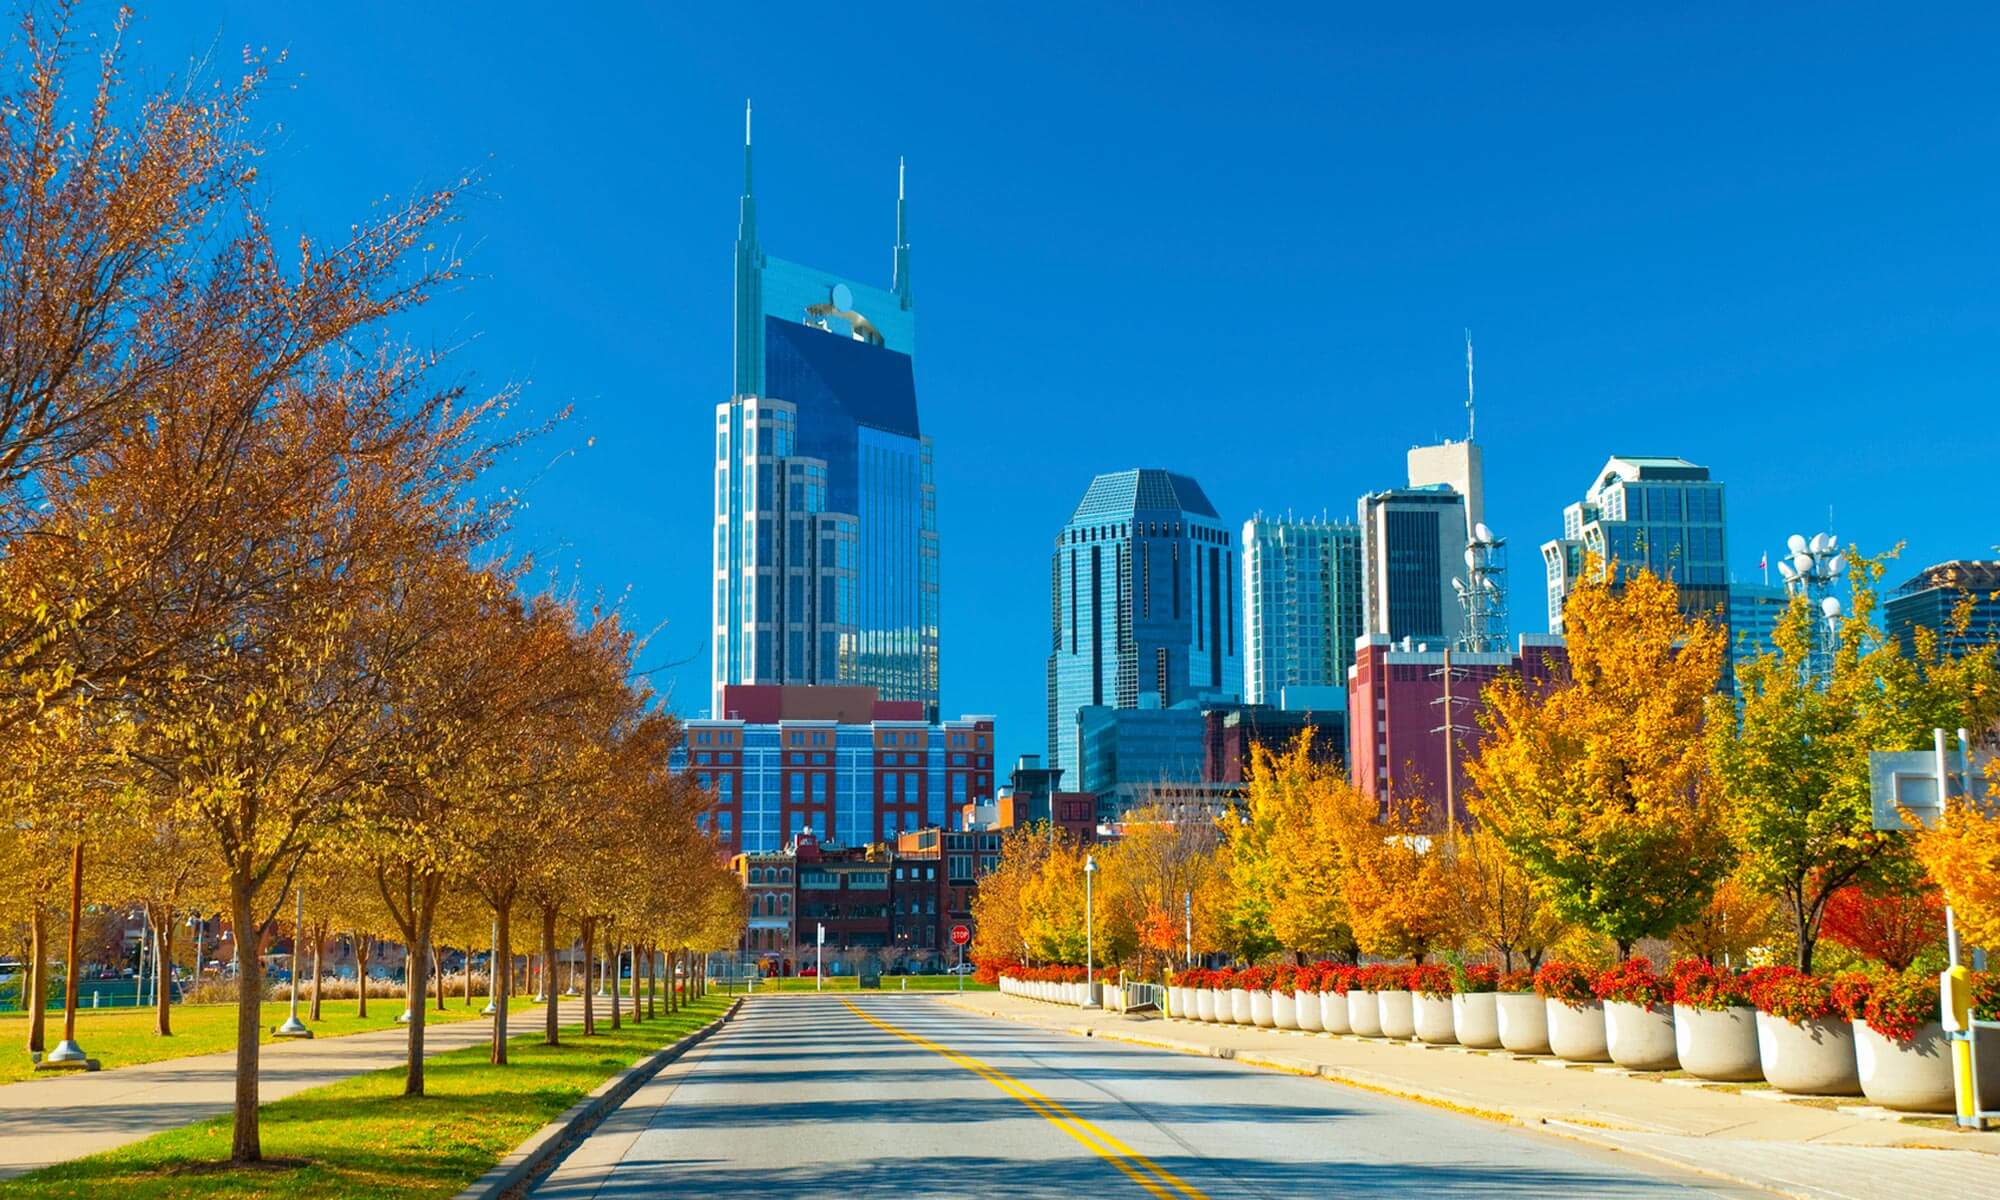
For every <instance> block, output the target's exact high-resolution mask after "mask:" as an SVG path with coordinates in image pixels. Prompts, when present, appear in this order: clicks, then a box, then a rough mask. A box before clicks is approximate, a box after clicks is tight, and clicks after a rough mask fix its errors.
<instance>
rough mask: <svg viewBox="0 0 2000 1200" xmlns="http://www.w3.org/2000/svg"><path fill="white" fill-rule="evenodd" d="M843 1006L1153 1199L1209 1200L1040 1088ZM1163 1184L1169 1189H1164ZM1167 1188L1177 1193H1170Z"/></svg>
mask: <svg viewBox="0 0 2000 1200" xmlns="http://www.w3.org/2000/svg"><path fill="white" fill-rule="evenodd" d="M841 1003H842V1004H845V1005H846V1006H847V1008H848V1010H849V1011H850V1012H852V1013H853V1014H854V1015H855V1016H857V1017H860V1018H861V1019H862V1020H864V1021H866V1022H868V1023H869V1024H870V1025H873V1026H874V1027H875V1028H877V1029H880V1030H882V1031H883V1032H884V1033H889V1034H893V1035H895V1036H896V1037H899V1038H902V1039H903V1040H904V1041H906V1042H909V1043H911V1044H913V1045H917V1046H922V1047H923V1048H924V1049H926V1050H928V1051H930V1052H931V1053H932V1054H935V1055H938V1056H939V1057H941V1058H944V1059H948V1060H949V1061H951V1062H954V1063H956V1064H958V1065H959V1066H961V1067H964V1068H965V1069H966V1070H968V1071H970V1072H972V1073H973V1074H975V1075H977V1076H979V1077H980V1078H981V1079H984V1080H985V1081H986V1082H988V1083H990V1084H992V1085H993V1086H994V1087H996V1088H999V1089H1000V1090H1001V1091H1002V1092H1005V1093H1006V1094H1007V1095H1009V1096H1012V1097H1013V1098H1014V1099H1016V1100H1018V1101H1020V1102H1021V1103H1022V1104H1023V1105H1025V1106H1027V1108H1028V1109H1029V1110H1030V1111H1032V1112H1034V1113H1036V1114H1037V1115H1038V1116H1040V1117H1042V1118H1043V1119H1044V1120H1046V1121H1048V1122H1049V1124H1051V1125H1054V1126H1055V1127H1056V1128H1058V1129H1060V1130H1062V1131H1063V1132H1064V1133H1067V1134H1069V1135H1070V1136H1071V1137H1073V1138H1075V1139H1076V1140H1077V1141H1079V1142H1081V1143H1083V1144H1084V1145H1085V1146H1088V1147H1089V1148H1090V1149H1091V1150H1092V1151H1093V1152H1095V1153H1096V1154H1097V1155H1098V1156H1099V1157H1101V1158H1103V1159H1104V1160H1105V1161H1107V1162H1109V1163H1110V1164H1111V1165H1112V1166H1114V1167H1117V1168H1118V1169H1119V1170H1120V1171H1123V1172H1124V1173H1125V1174H1126V1176H1127V1177H1129V1178H1130V1179H1131V1180H1132V1182H1134V1183H1136V1184H1138V1185H1139V1186H1140V1187H1142V1188H1144V1189H1146V1191H1148V1192H1149V1193H1151V1194H1152V1195H1154V1196H1158V1197H1159V1198H1160V1200H1171V1197H1172V1195H1173V1194H1174V1193H1175V1192H1178V1193H1179V1194H1180V1195H1181V1196H1182V1197H1184V1198H1185V1200H1208V1197H1207V1196H1205V1195H1204V1194H1203V1193H1202V1192H1201V1191H1200V1190H1198V1189H1196V1188H1193V1187H1190V1186H1189V1185H1188V1184H1186V1183H1185V1182H1183V1181H1182V1180H1181V1179H1179V1178H1178V1177H1176V1176H1175V1175H1174V1174H1173V1173H1172V1172H1171V1171H1168V1170H1167V1169H1166V1168H1165V1167H1162V1166H1160V1165H1159V1164H1158V1163H1156V1162H1154V1161H1153V1160H1152V1159H1150V1158H1147V1157H1146V1156H1145V1155H1143V1154H1141V1153H1139V1152H1138V1151H1137V1150H1134V1149H1132V1148H1131V1147H1130V1146H1127V1145H1126V1144H1125V1143H1124V1142H1121V1141H1119V1140H1118V1139H1117V1138H1115V1137H1113V1136H1112V1135H1111V1134H1109V1133H1107V1132H1106V1131H1104V1130H1103V1129H1101V1128H1099V1127H1098V1126H1096V1125H1093V1124H1092V1123H1090V1122H1089V1121H1086V1120H1084V1119H1083V1118H1082V1117H1079V1116H1077V1115H1076V1114H1075V1113H1073V1112H1071V1111H1070V1110H1069V1109H1067V1108H1064V1107H1063V1106H1062V1104H1061V1103H1060V1102H1058V1101H1055V1100H1052V1099H1050V1098H1049V1097H1047V1096H1045V1095H1043V1094H1042V1093H1040V1092H1038V1091H1036V1090H1035V1089H1034V1088H1032V1087H1029V1086H1028V1085H1027V1084H1025V1083H1022V1082H1021V1081H1020V1080H1018V1079H1015V1078H1014V1077H1013V1076H1011V1075H1008V1074H1007V1073H1006V1072H1004V1071H1001V1070H1000V1069H999V1068H997V1067H993V1066H990V1065H988V1064H986V1063H983V1062H981V1061H979V1060H978V1059H976V1058H973V1057H971V1056H970V1055H965V1054H960V1053H959V1052H958V1051H956V1050H953V1049H952V1048H951V1047H949V1046H944V1045H940V1044H939V1043H937V1042H934V1041H931V1040H930V1039H929V1038H927V1037H924V1036H922V1035H921V1034H915V1033H911V1032H910V1031H908V1030H906V1029H899V1028H897V1027H896V1026H894V1025H891V1024H889V1023H888V1022H887V1021H884V1020H882V1019H880V1018H878V1017H873V1016H870V1015H869V1014H868V1013H866V1012H864V1011H863V1010H862V1009H861V1007H860V1006H859V1005H857V1004H855V1003H854V1001H852V1000H848V999H845V998H843V999H842V1000H841ZM1141 1171H1144V1172H1148V1173H1150V1177H1149V1175H1148V1174H1142V1173H1141ZM1162 1185H1165V1186H1164V1187H1163V1186H1162ZM1167 1189H1172V1190H1171V1191H1169V1190H1167Z"/></svg>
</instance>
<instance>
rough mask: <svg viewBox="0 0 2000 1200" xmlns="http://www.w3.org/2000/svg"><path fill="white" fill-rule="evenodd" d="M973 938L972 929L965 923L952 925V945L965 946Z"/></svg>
mask: <svg viewBox="0 0 2000 1200" xmlns="http://www.w3.org/2000/svg"><path fill="white" fill-rule="evenodd" d="M971 940H972V931H971V930H970V929H967V928H966V927H965V926H963V925H954V926H952V927H951V944H952V945H954V946H963V945H965V944H966V943H967V942H969V941H971Z"/></svg>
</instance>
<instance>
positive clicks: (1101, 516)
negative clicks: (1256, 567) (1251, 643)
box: [1048, 470, 1243, 779]
mask: <svg viewBox="0 0 2000 1200" xmlns="http://www.w3.org/2000/svg"><path fill="white" fill-rule="evenodd" d="M1231 542H1232V539H1231V537H1230V533H1229V530H1228V529H1226V528H1224V527H1223V524H1222V522H1221V520H1220V519H1219V518H1218V517H1217V516H1216V513H1215V506H1214V505H1212V504H1210V503H1209V501H1208V496H1207V495H1206V494H1204V493H1203V492H1202V490H1201V485H1200V484H1198V483H1196V482H1195V481H1194V480H1193V479H1190V478H1189V477H1187V476H1186V475H1176V474H1173V473H1172V472H1169V471H1159V470H1136V471H1120V472H1117V473H1116V474H1111V475H1099V476H1098V477H1097V478H1096V479H1094V480H1092V481H1091V484H1090V488H1089V490H1087V491H1085V492H1084V494H1083V499H1082V501H1081V502H1079V503H1078V504H1077V506H1076V511H1075V513H1073V514H1072V515H1071V516H1070V519H1069V523H1068V524H1066V525H1064V526H1063V528H1062V531H1061V532H1060V533H1058V534H1057V535H1056V546H1055V554H1054V556H1053V558H1052V559H1051V560H1050V563H1049V572H1050V578H1049V637H1050V647H1049V661H1048V697H1049V766H1050V767H1051V768H1056V767H1060V768H1063V769H1065V770H1067V771H1070V772H1071V776H1070V777H1071V778H1072V779H1076V778H1078V776H1077V775H1076V773H1075V772H1076V770H1077V767H1078V763H1077V732H1076V714H1077V710H1078V709H1080V708H1083V707H1085V706H1087V705H1105V706H1108V707H1112V708H1167V707H1170V706H1172V705H1174V704H1177V703H1179V702H1180V701H1182V700H1192V699H1200V698H1214V699H1234V698H1235V697H1236V696H1237V695H1238V694H1239V689H1240V688H1241V686H1242V679H1243V677H1242V667H1241V660H1240V659H1239V658H1238V655H1237V646H1236V554H1235V550H1234V548H1233V546H1232V545H1231Z"/></svg>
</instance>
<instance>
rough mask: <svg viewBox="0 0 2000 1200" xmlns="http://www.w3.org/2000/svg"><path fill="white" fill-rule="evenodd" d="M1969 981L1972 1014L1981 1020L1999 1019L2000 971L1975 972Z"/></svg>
mask: <svg viewBox="0 0 2000 1200" xmlns="http://www.w3.org/2000/svg"><path fill="white" fill-rule="evenodd" d="M1971 983H1972V1015H1973V1016H1975V1017H1978V1018H1979V1019H1980V1020H1982V1021H2000V972H1996V971H1979V972H1975V973H1974V974H1973V976H1972V981H1971Z"/></svg>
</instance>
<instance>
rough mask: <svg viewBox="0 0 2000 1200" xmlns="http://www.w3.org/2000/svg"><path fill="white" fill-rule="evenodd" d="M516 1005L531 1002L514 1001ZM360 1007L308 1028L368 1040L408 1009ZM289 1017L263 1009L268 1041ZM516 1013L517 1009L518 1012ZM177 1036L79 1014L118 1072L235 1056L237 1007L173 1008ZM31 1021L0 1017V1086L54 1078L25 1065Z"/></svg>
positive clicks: (454, 1017)
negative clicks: (364, 1010)
mask: <svg viewBox="0 0 2000 1200" xmlns="http://www.w3.org/2000/svg"><path fill="white" fill-rule="evenodd" d="M472 1003H473V1007H471V1008H467V1007H465V1002H464V1000H463V999H460V998H455V997H453V998H447V999H446V1000H445V1009H444V1011H443V1012H439V1011H438V1010H437V1006H436V1004H435V1003H433V1004H432V1006H431V1008H430V1009H429V1010H428V1011H427V1013H426V1015H425V1018H424V1020H425V1023H426V1024H435V1023H437V1022H440V1021H465V1020H470V1019H472V1018H474V1017H477V1016H478V1015H479V1010H480V1009H481V1008H484V1007H486V999H485V997H483V996H474V997H473V1000H472ZM514 1003H515V1004H516V1005H523V1006H524V1005H525V1004H526V1001H524V1000H522V999H519V998H517V999H516V1000H515V1001H514ZM356 1007H357V1005H356V1004H355V1002H354V1001H352V1000H322V1001H321V1002H320V1013H321V1018H322V1019H321V1020H318V1021H307V1022H306V1023H307V1025H309V1026H310V1027H311V1028H312V1031H313V1036H314V1037H321V1038H329V1037H344V1036H346V1035H347V1034H350V1033H367V1032H368V1031H369V1030H371V1029H394V1028H401V1026H399V1025H397V1024H396V1018H397V1017H398V1016H400V1015H402V1012H403V1002H402V1001H401V1000H400V999H387V998H383V997H370V998H369V1001H368V1019H367V1020H366V1021H364V1020H362V1019H361V1018H359V1017H357V1016H355V1015H354V1010H355V1008H356ZM289 1011H290V1006H289V1005H288V1004H266V1005H265V1006H264V1019H263V1022H262V1024H263V1028H264V1041H266V1042H271V1041H276V1040H277V1039H275V1038H273V1037H272V1036H271V1029H272V1027H273V1026H275V1025H278V1024H280V1023H282V1022H283V1021H284V1019H285V1014H286V1013H287V1012H289ZM310 1011H311V1010H310V1008H309V1007H308V1006H307V1005H306V1003H305V1002H304V1001H301V1002H300V1004H299V1017H300V1019H301V1020H304V1019H305V1017H306V1015H307V1014H308V1013H309V1012H310ZM516 1011H517V1012H518V1011H519V1009H518V1008H517V1009H516ZM173 1027H174V1035H173V1036H172V1037H164V1038H163V1037H161V1036H159V1035H158V1034H156V1033H154V1032H153V1010H152V1009H150V1008H144V1009H132V1008H120V1009H110V1008H106V1009H98V1010H94V1011H93V1010H92V1009H88V1008H84V1009H78V1010H77V1014H76V1041H77V1044H78V1045H80V1046H82V1047H83V1051H84V1053H85V1054H88V1055H90V1056H91V1057H92V1058H94V1059H97V1060H98V1061H99V1062H101V1063H103V1064H104V1069H105V1070H107V1071H108V1070H111V1069H112V1068H114V1067H130V1066H134V1065H137V1064H139V1063H149V1062H159V1061H161V1060H163V1059H169V1058H186V1057H188V1056H189V1055H193V1054H214V1053H216V1052H218V1051H222V1050H234V1049H235V1048H236V1006H235V1005H234V1004H188V1005H181V1004H176V1005H174V1009H173ZM62 1028H63V1022H62V1010H61V1009H51V1010H50V1012H49V1015H48V1020H47V1024H46V1027H45V1031H44V1033H43V1039H44V1041H45V1042H46V1043H47V1044H48V1045H50V1046H54V1045H55V1044H56V1043H57V1042H59V1041H61V1040H62ZM27 1044H28V1018H27V1016H26V1015H25V1014H21V1013H8V1014H5V1015H0V1047H5V1051H4V1053H0V1083H11V1082H14V1081H16V1080H21V1079H47V1078H49V1076H50V1074H51V1073H50V1072H46V1071H44V1072H39V1073H38V1072H36V1071H35V1069H34V1066H35V1065H34V1063H33V1061H31V1060H30V1059H29V1058H28V1051H27V1049H26V1046H27Z"/></svg>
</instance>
